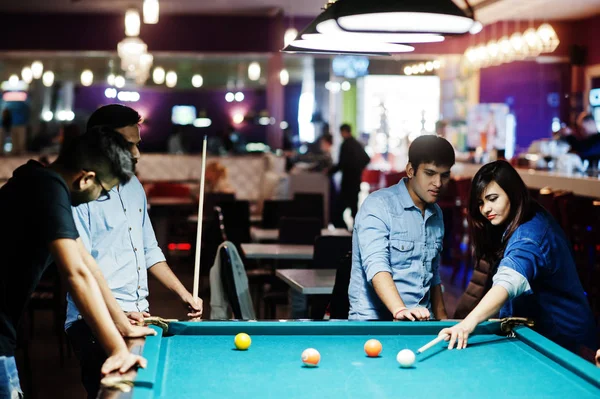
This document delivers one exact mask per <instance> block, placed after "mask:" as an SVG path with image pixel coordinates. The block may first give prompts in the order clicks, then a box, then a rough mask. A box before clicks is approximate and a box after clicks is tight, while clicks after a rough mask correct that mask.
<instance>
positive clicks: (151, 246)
mask: <svg viewBox="0 0 600 399" xmlns="http://www.w3.org/2000/svg"><path fill="white" fill-rule="evenodd" d="M142 230H143V235H144V256H145V259H146V269H150V268H151V267H152V266H154V265H155V264H157V263H159V262H164V261H165V260H166V258H165V255H164V254H163V252H162V250H161V249H160V247H159V246H158V241H156V235H155V234H154V229H153V228H152V222H151V221H150V216H149V215H148V206H147V199H146V197H145V194H144V219H143V220H142Z"/></svg>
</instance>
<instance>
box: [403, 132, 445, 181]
mask: <svg viewBox="0 0 600 399" xmlns="http://www.w3.org/2000/svg"><path fill="white" fill-rule="evenodd" d="M408 162H410V163H411V165H412V167H413V168H414V169H415V173H416V172H417V170H418V169H419V165H421V164H424V163H432V164H434V165H436V166H452V165H454V162H455V158H454V148H452V144H450V143H449V142H448V140H446V139H444V138H442V137H439V136H435V135H432V134H428V135H425V136H421V137H417V138H416V139H415V141H413V142H412V144H411V145H410V148H409V149H408Z"/></svg>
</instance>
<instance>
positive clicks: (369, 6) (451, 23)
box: [317, 0, 475, 35]
mask: <svg viewBox="0 0 600 399" xmlns="http://www.w3.org/2000/svg"><path fill="white" fill-rule="evenodd" d="M465 3H466V5H467V11H466V12H465V11H463V10H462V9H461V8H459V7H458V6H457V5H456V4H454V2H453V1H452V0H429V1H423V0H403V1H397V0H370V1H364V0H338V1H336V2H334V3H333V4H330V6H329V7H327V9H326V10H325V12H324V13H323V14H327V18H325V20H324V21H323V22H325V21H327V20H334V21H335V23H336V24H337V26H338V27H339V29H340V30H342V31H349V32H361V33H438V34H442V35H460V34H465V33H468V32H469V31H470V30H471V29H473V28H474V25H475V18H474V12H473V9H472V7H471V6H470V4H469V2H468V1H467V0H465ZM321 29H325V28H324V27H323V25H317V30H318V31H319V32H321ZM322 33H324V32H322Z"/></svg>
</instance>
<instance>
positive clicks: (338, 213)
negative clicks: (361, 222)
mask: <svg viewBox="0 0 600 399" xmlns="http://www.w3.org/2000/svg"><path fill="white" fill-rule="evenodd" d="M359 192H360V191H352V192H344V191H342V192H341V193H340V194H339V196H338V197H337V201H336V207H335V215H334V217H333V224H334V226H335V227H339V228H344V229H345V228H347V226H346V223H345V222H344V211H345V210H346V208H350V211H352V218H354V219H356V214H357V213H358V194H359Z"/></svg>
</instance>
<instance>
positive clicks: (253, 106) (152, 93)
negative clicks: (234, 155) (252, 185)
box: [73, 86, 266, 151]
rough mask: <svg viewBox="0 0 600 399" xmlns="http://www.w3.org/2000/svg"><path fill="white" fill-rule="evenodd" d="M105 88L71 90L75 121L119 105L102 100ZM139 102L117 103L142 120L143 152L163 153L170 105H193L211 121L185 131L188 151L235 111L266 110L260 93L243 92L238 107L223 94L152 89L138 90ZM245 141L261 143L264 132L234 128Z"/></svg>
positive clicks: (169, 128) (246, 125)
mask: <svg viewBox="0 0 600 399" xmlns="http://www.w3.org/2000/svg"><path fill="white" fill-rule="evenodd" d="M105 89H106V86H91V87H81V86H79V87H77V88H76V89H75V104H74V107H73V108H74V111H75V113H76V114H77V116H78V118H81V117H84V118H85V119H87V117H88V116H89V115H90V114H91V113H92V112H93V111H94V110H96V109H97V108H98V107H99V106H101V105H106V104H111V103H120V102H119V101H118V100H116V99H108V98H106V97H105V96H104V90H105ZM137 91H138V92H139V93H140V101H138V102H135V103H121V104H123V105H127V106H130V107H132V108H134V109H136V110H137V111H138V112H139V113H140V114H141V115H142V116H143V117H144V119H145V121H146V122H145V123H144V125H143V127H142V132H141V134H142V149H143V150H144V151H165V150H166V145H167V141H168V139H169V136H170V135H171V133H172V132H173V128H174V127H173V124H172V123H171V109H172V107H173V106H174V105H193V106H195V107H196V110H197V111H198V112H201V111H206V115H207V116H208V117H209V118H210V119H211V120H212V126H210V127H209V128H204V129H198V128H194V127H193V126H190V127H186V128H185V134H186V137H190V141H191V150H192V151H198V150H200V148H201V144H200V143H201V140H202V137H203V136H204V135H209V136H213V135H216V134H217V133H218V132H219V131H220V130H222V129H224V128H226V127H227V126H228V125H229V124H231V123H232V122H231V115H232V113H233V112H235V111H236V110H240V111H243V112H244V113H248V112H254V113H256V114H258V113H259V112H260V111H262V110H264V109H265V108H266V94H265V91H264V90H245V91H244V96H245V98H244V101H243V102H241V103H238V102H232V103H228V102H226V101H225V93H226V92H227V91H226V90H202V91H199V90H169V89H155V88H139V89H137ZM236 130H237V131H238V132H240V133H241V134H242V135H243V136H244V137H245V138H246V140H248V141H253V142H257V141H260V142H264V141H265V139H266V128H265V127H263V126H259V125H255V124H253V123H252V122H248V121H245V122H243V123H242V124H241V125H238V126H236Z"/></svg>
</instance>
